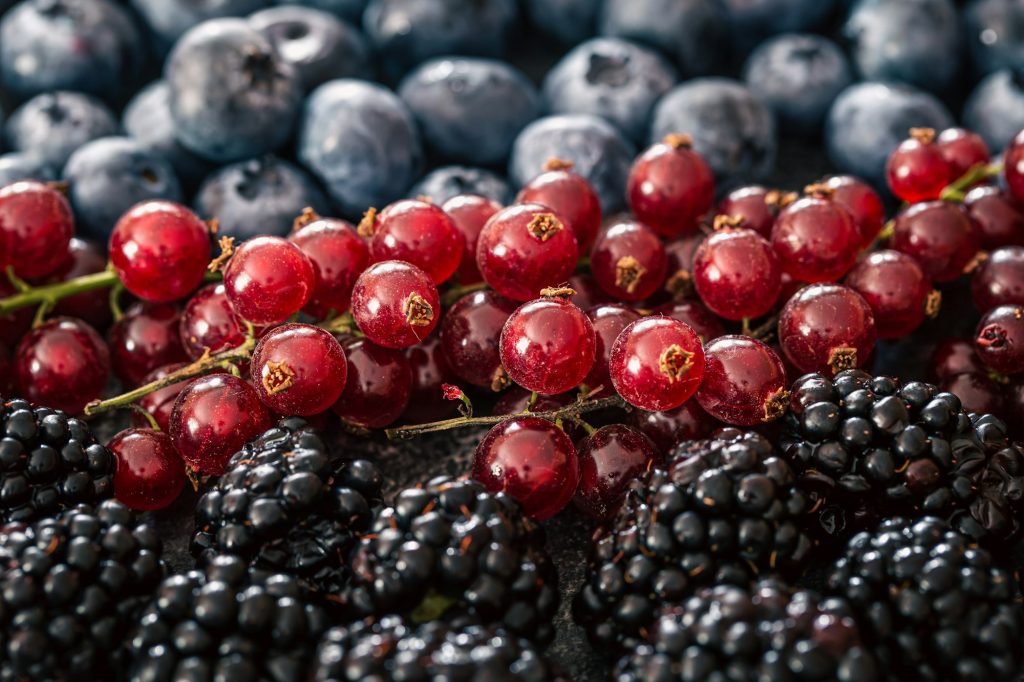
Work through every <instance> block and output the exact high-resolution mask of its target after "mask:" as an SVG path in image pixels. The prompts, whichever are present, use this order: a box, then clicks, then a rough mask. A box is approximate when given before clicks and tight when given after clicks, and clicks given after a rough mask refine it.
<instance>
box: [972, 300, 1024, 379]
mask: <svg viewBox="0 0 1024 682" xmlns="http://www.w3.org/2000/svg"><path fill="white" fill-rule="evenodd" d="M974 350H975V351H976V352H977V353H978V357H979V358H981V361H982V362H983V363H985V365H986V366H988V367H990V368H991V369H994V370H995V371H997V372H999V373H1001V374H1016V373H1017V372H1024V307H1022V306H1018V305H1001V306H999V307H998V308H993V309H992V310H989V311H988V312H987V313H985V314H984V315H982V316H981V321H980V322H978V328H977V330H976V331H975V334H974Z"/></svg>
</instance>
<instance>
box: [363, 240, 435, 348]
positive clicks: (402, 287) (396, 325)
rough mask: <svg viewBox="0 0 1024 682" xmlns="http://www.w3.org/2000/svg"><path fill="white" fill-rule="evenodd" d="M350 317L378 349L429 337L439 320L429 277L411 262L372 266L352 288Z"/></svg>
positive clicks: (375, 264)
mask: <svg viewBox="0 0 1024 682" xmlns="http://www.w3.org/2000/svg"><path fill="white" fill-rule="evenodd" d="M352 317H354V318H355V321H356V324H357V325H359V330H360V331H361V332H363V333H364V334H366V336H367V337H368V338H369V339H370V340H371V341H373V342H374V343H376V344H377V345H380V346H385V347H386V348H408V347H409V346H414V345H416V344H417V343H419V342H420V341H422V340H423V339H425V338H427V337H428V336H430V333H431V332H432V331H434V327H436V326H437V323H438V322H439V321H440V318H441V301H440V299H439V298H438V295H437V287H436V286H435V285H434V282H433V281H431V279H430V276H429V275H428V274H427V273H425V272H424V271H423V270H420V269H419V268H418V267H416V266H415V265H413V264H411V263H406V262H404V261H400V260H389V261H384V262H381V263H374V264H373V265H371V266H370V267H369V268H367V269H366V270H365V271H363V274H361V275H359V279H357V280H356V284H355V286H354V287H353V288H352Z"/></svg>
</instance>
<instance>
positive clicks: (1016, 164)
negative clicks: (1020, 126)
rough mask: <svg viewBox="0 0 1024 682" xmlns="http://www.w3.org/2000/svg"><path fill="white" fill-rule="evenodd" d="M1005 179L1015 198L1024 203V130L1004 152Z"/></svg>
mask: <svg viewBox="0 0 1024 682" xmlns="http://www.w3.org/2000/svg"><path fill="white" fill-rule="evenodd" d="M1003 177H1005V178H1006V188H1007V189H1008V190H1009V191H1010V194H1011V195H1013V198H1014V199H1016V200H1017V201H1021V202H1024V130H1022V131H1021V132H1020V133H1018V134H1017V137H1015V138H1014V139H1013V142H1011V143H1010V146H1008V147H1007V148H1006V151H1005V152H1003Z"/></svg>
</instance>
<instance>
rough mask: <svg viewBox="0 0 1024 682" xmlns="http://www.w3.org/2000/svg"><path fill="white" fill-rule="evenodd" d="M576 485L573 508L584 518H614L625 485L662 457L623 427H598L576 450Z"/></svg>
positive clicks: (648, 442) (641, 437)
mask: <svg viewBox="0 0 1024 682" xmlns="http://www.w3.org/2000/svg"><path fill="white" fill-rule="evenodd" d="M577 456H578V458H579V463H580V482H579V485H578V486H577V487H576V495H575V496H574V497H573V504H574V505H576V508H577V509H579V510H580V511H582V512H583V513H584V514H586V515H587V516H590V517H592V518H595V519H607V518H610V517H611V516H612V515H614V514H615V512H616V510H618V508H619V505H620V503H621V502H622V496H623V495H624V494H625V492H626V488H628V487H629V484H630V483H631V482H633V481H634V480H635V479H637V478H638V477H639V476H640V474H642V473H643V472H645V471H647V469H649V468H650V467H651V466H652V465H653V464H654V463H656V462H659V461H660V460H661V459H662V457H661V453H660V452H658V448H657V446H656V445H655V444H654V443H653V442H652V441H651V439H650V438H648V437H647V436H645V435H644V434H643V433H641V432H640V431H638V430H637V429H634V428H633V427H631V426H626V425H625V424H612V425H610V426H602V427H601V428H599V429H598V430H597V431H595V432H594V433H592V434H590V435H589V436H587V437H586V438H585V439H584V440H583V442H582V443H580V444H579V448H578V449H577Z"/></svg>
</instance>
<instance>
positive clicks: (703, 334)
mask: <svg viewBox="0 0 1024 682" xmlns="http://www.w3.org/2000/svg"><path fill="white" fill-rule="evenodd" d="M654 313H655V314H656V315H664V316H665V317H671V318H672V319H674V320H679V321H680V322H683V323H685V324H686V325H687V326H689V327H690V328H691V329H693V331H695V332H697V336H699V337H700V340H701V343H707V342H708V341H710V340H711V339H714V338H717V337H719V336H721V335H722V334H724V333H725V327H723V326H722V323H721V321H720V320H719V319H718V318H717V317H715V314H714V313H712V312H711V311H710V310H708V309H707V308H705V307H704V305H703V304H701V303H698V302H697V301H675V302H674V303H666V304H665V305H662V306H658V307H657V308H655V309H654Z"/></svg>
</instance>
